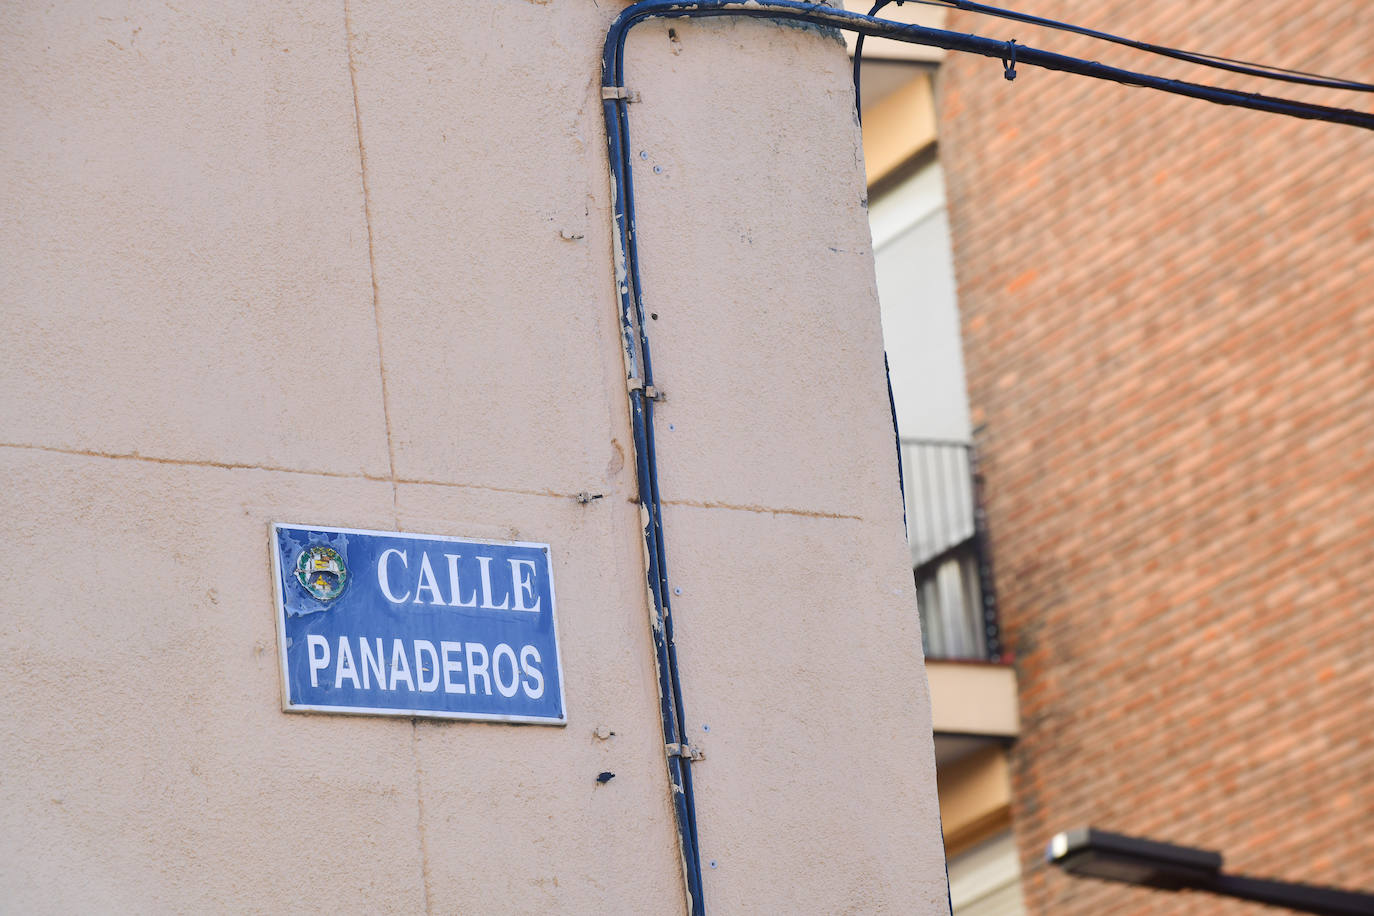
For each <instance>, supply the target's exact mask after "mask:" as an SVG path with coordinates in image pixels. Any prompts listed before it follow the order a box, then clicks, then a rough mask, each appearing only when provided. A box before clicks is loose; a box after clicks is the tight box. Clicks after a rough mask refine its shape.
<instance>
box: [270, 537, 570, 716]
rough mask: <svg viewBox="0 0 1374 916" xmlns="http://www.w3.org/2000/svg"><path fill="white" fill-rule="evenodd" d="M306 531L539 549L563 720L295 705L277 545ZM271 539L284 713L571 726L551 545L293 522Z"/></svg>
mask: <svg viewBox="0 0 1374 916" xmlns="http://www.w3.org/2000/svg"><path fill="white" fill-rule="evenodd" d="M279 528H305V529H307V530H309V531H327V532H329V533H330V534H367V535H381V536H382V537H390V538H407V539H409V540H412V541H452V542H454V543H458V544H500V545H501V546H503V547H536V548H539V549H541V550H543V551H544V555H545V556H546V557H548V563H549V566H548V572H549V614H550V615H551V617H552V623H553V654H554V659H555V661H556V662H557V663H558V705H559V707H560V708H561V709H562V710H563V717H562V718H561V719H553V718H548V717H534V716H500V715H496V714H494V713H485V712H442V711H436V710H433V709H376V708H373V707H370V706H306V705H303V704H293V703H292V702H291V674H290V671H289V670H288V668H287V664H286V605H285V603H284V602H283V600H282V597H283V596H282V571H281V549H280V548H279V547H278V546H277V544H278V539H277V529H279ZM269 540H270V543H271V547H272V591H273V592H274V594H275V595H276V604H277V658H278V660H279V661H280V662H281V671H280V673H281V708H282V712H332V713H345V714H349V715H358V716H402V717H406V718H419V719H465V720H468V721H474V722H512V723H517V724H521V725H567V724H568V701H567V692H566V690H565V688H564V685H563V650H562V648H561V647H560V646H559V644H558V599H557V597H555V595H554V590H553V550H552V548H550V547H549V545H548V544H536V543H533V542H531V541H496V540H491V539H482V538H460V537H453V536H451V535H447V534H415V533H413V532H408V531H375V530H372V529H368V528H331V527H329V526H328V525H298V524H291V523H289V522H273V523H272V524H271V526H270V531H269Z"/></svg>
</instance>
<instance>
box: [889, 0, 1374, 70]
mask: <svg viewBox="0 0 1374 916" xmlns="http://www.w3.org/2000/svg"><path fill="white" fill-rule="evenodd" d="M890 2H892V0H882V2H879V3H878V5H877V6H875V7H874V8H873V12H870V13H869V15H870V16H872V15H874V12H876V11H877V10H878V9H881V8H882V7H883V6H885V5H887V3H890ZM897 2H898V3H902V2H907V0H897ZM909 2H911V3H920V4H922V5H924V6H940V7H945V8H948V9H958V10H964V11H966V12H970V13H981V14H983V15H985V16H996V17H998V18H1000V19H1011V20H1014V21H1016V22H1025V23H1028V24H1029V25H1038V26H1043V27H1045V28H1047V29H1058V30H1059V31H1061V32H1073V33H1075V34H1078V35H1087V36H1088V37H1089V38H1097V39H1099V40H1101V41H1109V42H1111V43H1112V44H1118V45H1122V46H1124V47H1127V48H1134V49H1136V50H1137V51H1146V52H1148V53H1150V54H1158V55H1160V56H1162V57H1171V58H1173V59H1175V60H1182V61H1186V62H1188V63H1190V64H1197V65H1199V66H1202V67H1214V68H1216V69H1218V70H1229V71H1231V72H1232V73H1243V74H1245V75H1246V76H1258V77H1261V78H1263V79H1271V80H1279V81H1281V82H1285V83H1298V84H1300V85H1303V86H1319V87H1321V88H1323V89H1345V90H1349V91H1351V92H1374V84H1371V83H1361V82H1356V81H1355V80H1347V79H1341V78H1339V77H1333V76H1323V75H1321V74H1320V73H1309V72H1307V71H1306V70H1290V69H1288V68H1287V67H1275V66H1271V65H1269V64H1258V63H1255V62H1253V61H1247V60H1237V59H1235V58H1233V57H1222V56H1220V55H1217V54H1203V53H1201V52H1198V51H1184V50H1180V49H1179V48H1171V47H1168V46H1167V45H1157V44H1153V43H1152V42H1148V41H1136V40H1135V39H1133V38H1123V37H1121V36H1120V35H1113V34H1112V33H1110V32H1102V31H1099V30H1097V29H1090V28H1087V27H1086V26H1081V25H1074V24H1073V23H1070V22H1061V21H1059V20H1057V19H1046V18H1044V17H1042V16H1032V15H1030V14H1029V13H1022V12H1019V11H1017V10H1008V9H1003V8H1001V7H997V6H988V5H987V4H984V3H976V2H973V0H909Z"/></svg>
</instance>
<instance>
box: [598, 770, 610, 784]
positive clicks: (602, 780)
mask: <svg viewBox="0 0 1374 916" xmlns="http://www.w3.org/2000/svg"><path fill="white" fill-rule="evenodd" d="M612 779H615V774H614V773H612V772H611V771H610V770H602V771H601V772H600V773H598V774H596V781H597V782H598V783H599V784H600V785H603V786H604V785H605V784H606V783H608V782H610V781H611V780H612Z"/></svg>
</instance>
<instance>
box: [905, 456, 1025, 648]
mask: <svg viewBox="0 0 1374 916" xmlns="http://www.w3.org/2000/svg"><path fill="white" fill-rule="evenodd" d="M901 447H902V476H903V481H904V491H905V496H906V518H907V533H908V537H909V540H910V542H911V564H912V567H913V569H914V571H915V576H916V594H917V602H918V605H919V608H920V613H921V642H922V648H923V649H924V650H925V655H926V658H927V659H933V660H941V659H943V660H964V661H999V660H1000V659H1001V657H1002V642H1001V637H1000V633H999V630H998V625H997V599H996V593H995V591H994V589H993V581H992V566H991V562H990V557H989V555H988V549H987V532H986V528H985V522H984V519H983V510H982V504H981V499H980V493H979V491H980V479H979V476H978V464H977V456H976V454H975V453H974V449H973V446H972V445H970V444H969V443H967V442H957V441H949V440H943V439H903V440H901Z"/></svg>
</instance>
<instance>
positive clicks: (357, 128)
mask: <svg viewBox="0 0 1374 916" xmlns="http://www.w3.org/2000/svg"><path fill="white" fill-rule="evenodd" d="M343 13H344V45H345V48H346V50H347V58H348V80H349V85H350V86H351V87H352V90H353V129H354V132H355V133H356V134H357V137H358V172H359V177H360V179H361V181H362V190H363V220H364V222H365V223H366V225H367V268H368V274H369V276H371V278H372V321H373V324H374V325H375V327H376V329H377V374H378V376H379V377H380V379H381V387H382V416H383V417H384V418H385V420H386V455H387V463H388V471H389V476H390V480H391V513H392V518H393V520H394V521H395V525H396V529H397V530H398V531H399V530H400V528H401V509H400V498H399V493H398V491H399V489H400V488H399V486H398V484H397V480H396V440H395V437H394V436H393V435H392V426H391V408H390V404H389V403H388V398H387V390H386V357H385V353H384V350H383V347H382V313H381V295H380V290H379V289H378V286H377V247H376V242H375V239H374V238H373V233H372V189H371V187H370V185H369V183H368V174H367V146H366V144H364V143H363V116H362V111H361V110H360V108H359V106H358V58H357V53H356V48H355V45H356V40H355V36H354V33H353V11H352V9H351V7H350V6H349V3H348V0H343ZM416 728H417V726H416V724H415V720H414V719H411V720H410V746H411V752H412V754H413V755H414V757H415V832H416V844H417V845H418V847H419V849H418V851H419V853H420V885H421V888H422V889H423V891H424V898H425V913H426V914H427V916H428V914H430V913H433V912H434V904H433V895H432V894H431V893H430V883H431V879H432V874H431V870H430V863H429V843H428V840H427V837H426V834H425V797H424V791H423V788H422V785H421V780H420V749H419V746H418V740H419V739H418V737H417V735H416Z"/></svg>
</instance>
